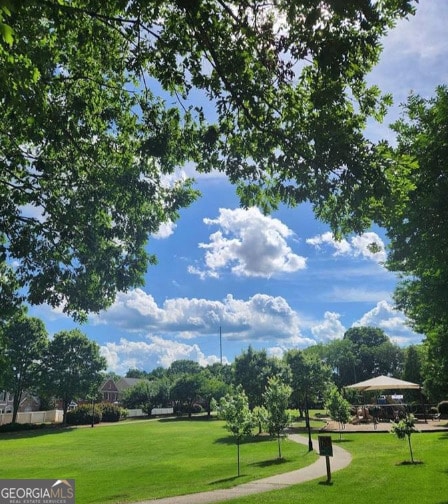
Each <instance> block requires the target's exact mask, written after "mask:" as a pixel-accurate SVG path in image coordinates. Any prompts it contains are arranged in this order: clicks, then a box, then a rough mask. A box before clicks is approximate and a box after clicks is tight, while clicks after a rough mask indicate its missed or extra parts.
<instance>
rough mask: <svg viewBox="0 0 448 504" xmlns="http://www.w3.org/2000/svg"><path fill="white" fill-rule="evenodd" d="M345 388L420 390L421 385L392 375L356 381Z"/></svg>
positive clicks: (362, 389)
mask: <svg viewBox="0 0 448 504" xmlns="http://www.w3.org/2000/svg"><path fill="white" fill-rule="evenodd" d="M345 388H351V389H356V390H361V391H368V390H390V389H399V390H401V389H416V390H420V389H421V386H420V385H419V384H418V383H412V382H408V381H404V380H399V379H398V378H392V377H391V376H377V377H375V378H370V379H369V380H364V381H362V382H359V383H354V384H353V385H347V386H346V387H345Z"/></svg>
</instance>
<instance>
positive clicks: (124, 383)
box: [115, 378, 146, 392]
mask: <svg viewBox="0 0 448 504" xmlns="http://www.w3.org/2000/svg"><path fill="white" fill-rule="evenodd" d="M142 381H146V380H145V379H143V378H120V379H119V380H117V381H116V382H115V385H116V387H117V390H119V391H120V392H121V391H123V390H126V389H128V388H130V387H133V386H134V385H137V383H140V382H142Z"/></svg>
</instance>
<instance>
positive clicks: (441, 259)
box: [383, 85, 448, 398]
mask: <svg viewBox="0 0 448 504" xmlns="http://www.w3.org/2000/svg"><path fill="white" fill-rule="evenodd" d="M393 128H394V130H395V131H396V132H397V146H396V147H395V148H394V149H391V156H390V157H391V159H392V160H393V163H394V171H393V172H390V176H391V188H392V191H391V194H390V197H389V199H388V200H387V201H386V205H385V207H384V212H385V215H384V222H383V223H384V226H385V228H386V229H387V234H388V236H389V238H390V252H389V255H388V260H387V267H388V269H389V270H391V271H395V272H397V273H398V274H399V275H400V276H401V281H400V283H399V285H398V287H397V289H396V291H395V294H394V298H395V302H396V305H397V307H398V308H399V309H400V310H402V311H403V312H404V313H405V314H406V315H407V317H408V319H409V320H410V323H411V325H412V327H413V328H414V329H415V330H416V331H418V332H421V333H423V334H425V335H426V336H427V340H426V347H427V348H426V349H427V351H426V363H425V364H424V366H425V372H424V375H426V376H425V389H426V391H427V392H429V393H430V394H431V396H432V397H434V398H442V397H444V394H446V392H447V391H448V381H447V378H446V377H447V376H448V358H447V355H448V354H447V347H448V338H447V333H448V308H447V307H448V288H447V287H448V263H447V250H448V232H447V222H448V204H447V199H446V194H447V191H448V162H447V160H448V143H447V138H448V87H447V86H446V85H445V86H440V87H438V88H437V89H436V93H435V96H434V97H432V98H429V99H425V98H422V97H420V96H417V95H411V96H410V97H409V99H408V101H407V103H406V104H405V105H404V111H403V116H402V118H401V119H400V120H399V121H397V122H396V123H395V124H394V126H393Z"/></svg>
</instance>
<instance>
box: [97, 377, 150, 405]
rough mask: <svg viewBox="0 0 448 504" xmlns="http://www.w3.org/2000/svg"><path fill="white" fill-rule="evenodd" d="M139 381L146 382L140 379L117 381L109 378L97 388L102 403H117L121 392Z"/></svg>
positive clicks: (121, 394)
mask: <svg viewBox="0 0 448 504" xmlns="http://www.w3.org/2000/svg"><path fill="white" fill-rule="evenodd" d="M141 381H146V380H143V379H142V378H119V379H118V380H113V379H111V378H109V379H108V380H106V381H105V382H104V383H103V384H102V385H101V387H100V388H99V392H100V393H101V396H102V397H101V398H102V400H103V401H104V402H111V403H115V402H118V403H119V402H120V401H121V398H122V396H123V392H124V391H125V390H127V389H129V388H131V387H133V386H134V385H136V384H137V383H139V382H141Z"/></svg>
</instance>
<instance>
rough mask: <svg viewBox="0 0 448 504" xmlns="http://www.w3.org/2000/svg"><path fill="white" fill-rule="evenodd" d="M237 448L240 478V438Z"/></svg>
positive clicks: (237, 441)
mask: <svg viewBox="0 0 448 504" xmlns="http://www.w3.org/2000/svg"><path fill="white" fill-rule="evenodd" d="M236 446H237V458H238V477H239V475H240V439H239V438H238V439H237V440H236Z"/></svg>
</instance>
